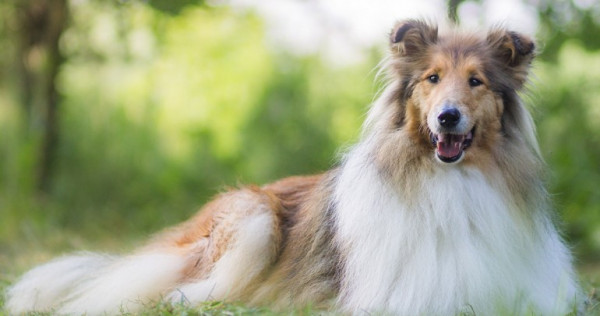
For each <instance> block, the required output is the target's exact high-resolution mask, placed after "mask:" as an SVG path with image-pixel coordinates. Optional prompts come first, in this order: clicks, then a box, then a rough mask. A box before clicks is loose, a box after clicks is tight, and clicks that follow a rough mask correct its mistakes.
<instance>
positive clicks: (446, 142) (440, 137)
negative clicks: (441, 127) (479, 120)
mask: <svg viewBox="0 0 600 316" xmlns="http://www.w3.org/2000/svg"><path fill="white" fill-rule="evenodd" d="M474 131H475V128H473V129H472V130H471V131H470V132H469V133H468V134H466V135H459V134H443V133H440V134H434V133H432V132H430V137H431V143H432V144H433V145H434V146H435V147H436V154H437V157H438V158H439V159H440V160H441V161H443V162H446V163H451V162H456V161H458V160H459V159H460V158H461V157H462V155H463V152H464V150H465V149H467V148H469V146H471V143H472V142H473V133H474Z"/></svg>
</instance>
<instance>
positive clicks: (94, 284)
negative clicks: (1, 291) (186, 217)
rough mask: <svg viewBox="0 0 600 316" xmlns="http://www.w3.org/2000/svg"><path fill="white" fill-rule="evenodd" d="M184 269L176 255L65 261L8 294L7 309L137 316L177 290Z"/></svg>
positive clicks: (86, 255) (78, 257)
mask: <svg viewBox="0 0 600 316" xmlns="http://www.w3.org/2000/svg"><path fill="white" fill-rule="evenodd" d="M184 264H185V260H184V258H183V257H182V256H181V255H177V254H172V253H142V254H137V255H131V256H127V257H111V256H106V255H101V254H93V253H83V254H78V255H73V256H66V257H62V258H58V259H55V260H53V261H51V262H49V263H46V264H44V265H41V266H39V267H36V268H34V269H32V270H31V271H29V272H27V273H26V274H25V275H24V276H23V277H22V278H21V279H20V280H19V281H18V282H17V283H16V284H15V285H14V286H12V287H11V288H9V289H8V292H7V297H6V308H7V310H8V311H9V313H11V314H23V313H27V312H32V311H38V312H39V311H42V312H54V313H58V314H78V315H81V314H88V315H97V314H104V313H108V314H115V313H118V312H135V311H136V310H139V309H140V308H141V307H143V306H144V305H146V304H148V303H150V302H151V301H153V300H158V299H160V297H161V295H163V294H164V291H166V290H168V289H170V288H172V287H173V286H175V284H176V283H177V281H179V280H180V278H181V273H182V270H183V267H184Z"/></svg>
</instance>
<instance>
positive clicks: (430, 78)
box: [427, 75, 440, 83]
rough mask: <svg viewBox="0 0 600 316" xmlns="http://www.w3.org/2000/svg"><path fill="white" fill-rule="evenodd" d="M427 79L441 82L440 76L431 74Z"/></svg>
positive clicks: (432, 81)
mask: <svg viewBox="0 0 600 316" xmlns="http://www.w3.org/2000/svg"><path fill="white" fill-rule="evenodd" d="M427 80H429V82H431V83H438V82H440V76H438V75H431V76H429V77H427Z"/></svg>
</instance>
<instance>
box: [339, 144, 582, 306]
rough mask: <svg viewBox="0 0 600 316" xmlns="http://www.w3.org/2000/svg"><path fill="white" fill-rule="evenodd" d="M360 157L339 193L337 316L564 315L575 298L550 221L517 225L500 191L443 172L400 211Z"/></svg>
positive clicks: (347, 168)
mask: <svg viewBox="0 0 600 316" xmlns="http://www.w3.org/2000/svg"><path fill="white" fill-rule="evenodd" d="M364 157H366V155H360V154H357V152H356V151H355V155H351V156H350V158H349V159H348V160H347V161H346V163H345V165H344V167H343V169H342V172H341V174H340V178H339V182H338V186H337V188H336V192H335V203H336V205H335V206H336V224H337V233H338V235H337V236H338V240H337V242H338V243H339V244H340V249H341V252H342V255H343V256H345V257H344V267H343V269H344V274H343V277H342V284H343V286H342V289H343V290H342V293H341V295H340V302H339V303H340V304H341V306H342V308H343V309H346V310H347V311H350V312H354V313H358V312H362V311H368V312H371V311H375V312H377V311H385V312H392V313H394V314H415V313H417V314H445V315H447V314H453V313H457V312H461V311H463V312H470V311H473V312H475V313H477V314H482V313H483V314H495V313H498V312H504V313H510V314H520V313H523V312H525V311H526V310H527V309H529V308H531V309H533V310H535V311H538V312H542V313H543V314H554V313H562V312H564V311H566V309H568V308H569V307H568V301H569V300H570V299H572V297H573V296H574V295H575V293H576V292H577V288H576V283H575V282H574V280H573V275H572V273H573V272H572V271H571V265H570V256H569V254H568V251H567V249H566V247H565V246H564V244H563V243H562V242H561V240H560V237H559V236H558V234H557V232H556V230H555V229H554V227H553V225H552V224H551V223H550V221H549V219H548V218H547V217H546V216H540V218H539V219H537V220H536V221H535V223H533V222H534V221H531V220H529V221H526V220H523V217H519V213H522V212H524V211H525V210H518V209H517V206H515V204H514V203H513V201H512V199H511V198H510V194H509V193H508V191H507V190H506V187H505V186H504V185H503V183H502V181H495V182H499V183H495V182H494V183H491V181H490V180H488V179H487V178H486V177H485V176H484V175H483V174H482V173H481V172H480V171H478V170H477V169H474V168H470V169H469V168H462V167H460V166H442V165H440V166H439V168H437V170H435V171H434V172H433V173H432V174H428V175H425V174H423V175H421V176H422V179H421V181H420V183H421V186H420V188H418V190H415V192H417V193H416V194H417V195H418V196H416V197H415V198H414V199H412V201H411V202H406V201H402V200H400V195H399V194H398V193H397V192H396V191H395V189H394V188H393V187H392V184H390V183H384V180H383V178H382V177H381V176H380V175H379V174H378V171H377V169H376V168H375V167H374V166H373V165H372V164H370V163H365V161H366V159H363V158H364ZM416 183H419V182H418V181H417V182H416ZM503 186H504V187H503ZM415 201H417V203H415ZM528 223H529V224H528Z"/></svg>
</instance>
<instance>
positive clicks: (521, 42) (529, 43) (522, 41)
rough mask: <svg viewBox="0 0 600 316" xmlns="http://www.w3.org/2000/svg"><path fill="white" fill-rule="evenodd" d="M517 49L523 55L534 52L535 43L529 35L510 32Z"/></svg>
mask: <svg viewBox="0 0 600 316" xmlns="http://www.w3.org/2000/svg"><path fill="white" fill-rule="evenodd" d="M508 33H509V35H510V37H511V39H512V42H513V44H514V45H515V49H516V51H517V52H518V53H519V54H521V55H529V54H532V53H533V52H534V50H535V43H534V42H533V40H531V39H530V38H529V37H528V36H526V35H522V34H519V33H517V32H508Z"/></svg>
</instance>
